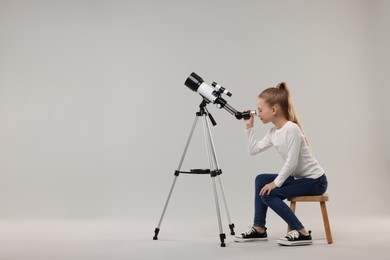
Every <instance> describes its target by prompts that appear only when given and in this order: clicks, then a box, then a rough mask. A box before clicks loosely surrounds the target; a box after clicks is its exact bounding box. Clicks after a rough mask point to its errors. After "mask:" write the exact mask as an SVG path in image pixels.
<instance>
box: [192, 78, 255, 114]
mask: <svg viewBox="0 0 390 260" xmlns="http://www.w3.org/2000/svg"><path fill="white" fill-rule="evenodd" d="M184 85H186V86H187V87H188V88H189V89H191V90H192V91H194V92H197V93H199V95H201V96H202V97H203V100H204V101H205V102H206V103H212V104H215V105H216V107H217V108H219V109H222V108H224V109H225V110H226V111H228V112H229V113H230V114H232V115H234V116H235V117H236V118H237V119H238V120H240V119H249V118H250V117H251V114H256V111H253V110H252V111H245V112H240V111H237V110H236V109H234V108H233V107H232V106H230V105H229V104H228V103H227V102H226V100H225V99H223V98H222V97H221V96H222V94H225V95H227V96H229V97H231V96H232V93H231V92H230V91H228V90H227V89H225V88H224V87H222V86H221V85H219V84H218V83H216V82H213V83H212V84H211V86H210V85H208V84H207V83H206V82H204V80H203V79H202V78H201V77H199V76H198V75H197V74H196V73H195V72H192V73H191V75H190V76H188V78H187V79H186V81H185V82H184Z"/></svg>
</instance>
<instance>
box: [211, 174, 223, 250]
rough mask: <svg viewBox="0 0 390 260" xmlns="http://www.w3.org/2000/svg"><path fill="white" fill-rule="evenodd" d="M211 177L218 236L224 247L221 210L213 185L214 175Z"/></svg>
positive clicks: (215, 188)
mask: <svg viewBox="0 0 390 260" xmlns="http://www.w3.org/2000/svg"><path fill="white" fill-rule="evenodd" d="M211 179H212V180H213V189H214V199H215V208H216V209H217V217H218V226H219V238H220V240H221V247H225V246H226V244H225V238H226V235H225V234H224V233H223V229H222V221H221V211H220V209H219V203H218V194H217V187H216V185H215V177H212V178H211Z"/></svg>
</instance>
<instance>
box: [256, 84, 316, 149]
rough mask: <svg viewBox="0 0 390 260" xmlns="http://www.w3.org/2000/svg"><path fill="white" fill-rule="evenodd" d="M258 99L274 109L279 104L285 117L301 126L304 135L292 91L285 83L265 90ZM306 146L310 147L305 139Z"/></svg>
mask: <svg viewBox="0 0 390 260" xmlns="http://www.w3.org/2000/svg"><path fill="white" fill-rule="evenodd" d="M258 98H261V99H263V100H264V101H265V102H266V103H267V104H268V105H269V106H271V107H273V106H274V105H276V104H278V105H279V106H280V108H281V110H282V113H283V115H284V117H285V118H286V119H287V120H288V121H291V122H293V123H295V124H297V125H298V126H299V128H300V129H301V131H302V133H303V134H304V131H303V127H302V124H301V122H300V120H299V118H298V115H297V113H296V111H295V107H294V103H293V100H292V97H291V94H290V90H289V88H288V87H287V84H286V83H285V82H281V83H279V84H278V85H277V86H276V87H271V88H267V89H265V90H263V91H262V92H261V93H260V94H259V96H258ZM305 141H306V144H307V145H309V142H308V141H307V139H306V137H305Z"/></svg>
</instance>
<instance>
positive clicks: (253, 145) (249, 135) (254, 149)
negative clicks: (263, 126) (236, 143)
mask: <svg viewBox="0 0 390 260" xmlns="http://www.w3.org/2000/svg"><path fill="white" fill-rule="evenodd" d="M245 134H246V141H247V145H248V151H249V154H250V155H255V154H258V153H260V152H262V151H265V150H266V149H268V148H269V147H271V146H272V142H271V136H270V131H268V133H267V135H266V136H264V138H263V139H262V140H260V141H257V140H256V139H255V131H254V129H253V127H252V128H249V129H245Z"/></svg>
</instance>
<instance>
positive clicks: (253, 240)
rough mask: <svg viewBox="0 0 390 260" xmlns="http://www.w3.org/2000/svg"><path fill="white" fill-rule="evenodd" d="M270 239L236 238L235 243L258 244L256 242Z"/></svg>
mask: <svg viewBox="0 0 390 260" xmlns="http://www.w3.org/2000/svg"><path fill="white" fill-rule="evenodd" d="M267 240H268V238H267V237H264V238H241V237H234V241H235V242H243V243H245V242H256V241H267Z"/></svg>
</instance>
